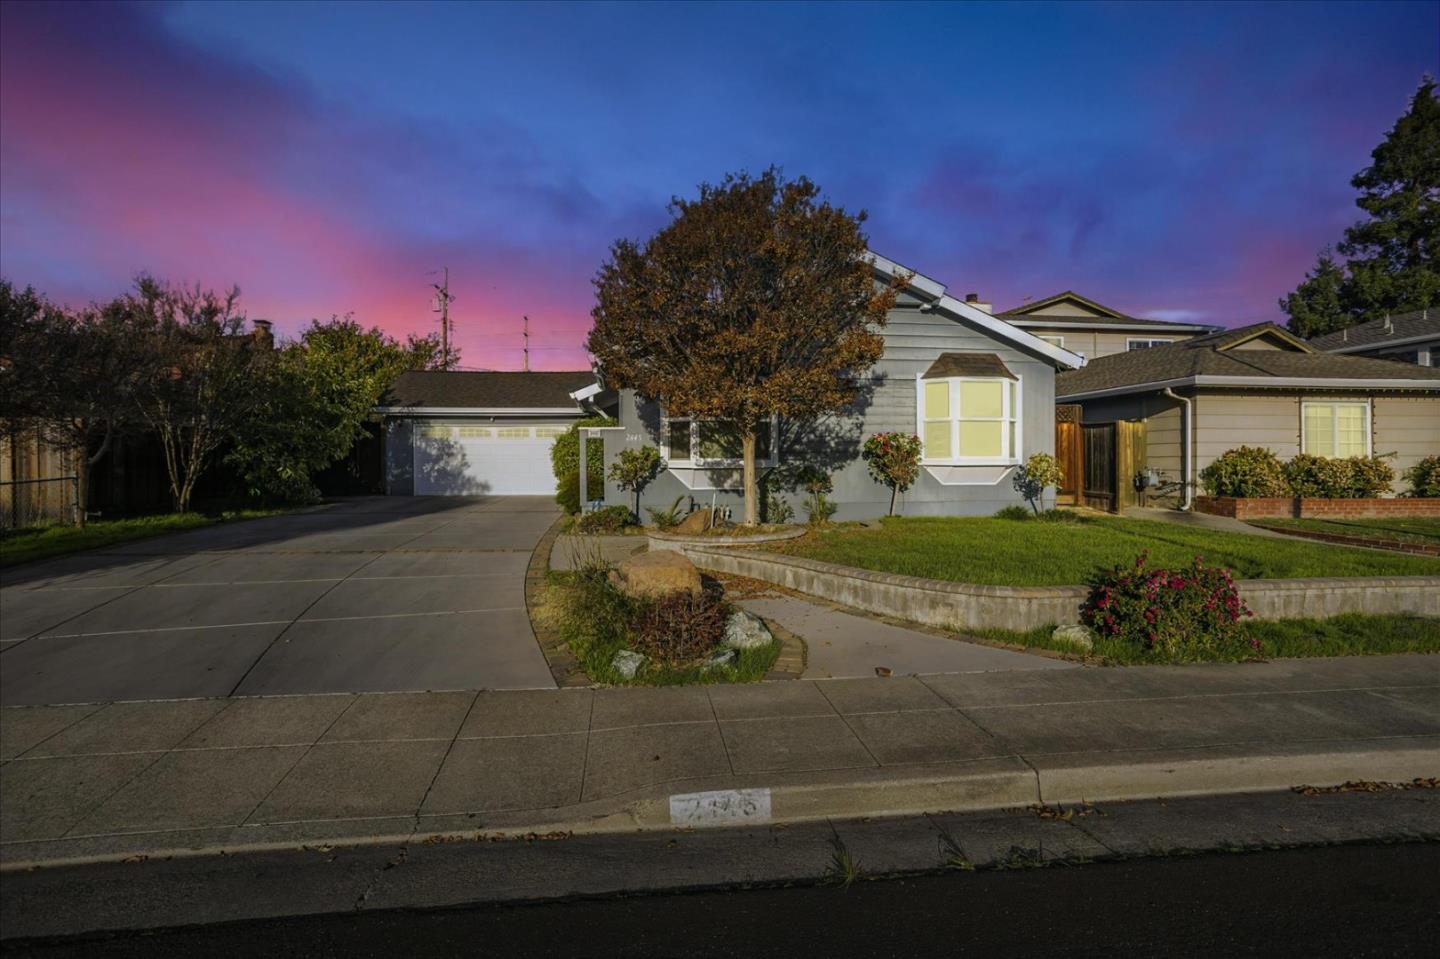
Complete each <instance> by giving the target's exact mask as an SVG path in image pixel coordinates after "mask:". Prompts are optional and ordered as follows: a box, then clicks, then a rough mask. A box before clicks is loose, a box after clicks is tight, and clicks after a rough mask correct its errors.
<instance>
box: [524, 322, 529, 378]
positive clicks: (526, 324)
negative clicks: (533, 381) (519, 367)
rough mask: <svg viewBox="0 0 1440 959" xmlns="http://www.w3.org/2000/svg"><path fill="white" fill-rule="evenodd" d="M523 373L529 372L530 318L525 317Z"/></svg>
mask: <svg viewBox="0 0 1440 959" xmlns="http://www.w3.org/2000/svg"><path fill="white" fill-rule="evenodd" d="M524 335H525V372H526V373H529V372H530V317H528V316H527V317H525V334H524Z"/></svg>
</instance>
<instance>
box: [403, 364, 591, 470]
mask: <svg viewBox="0 0 1440 959" xmlns="http://www.w3.org/2000/svg"><path fill="white" fill-rule="evenodd" d="M600 395H601V394H600V390H599V388H598V386H597V385H596V382H595V375H594V374H593V373H591V372H590V371H589V370H574V371H564V372H548V371H547V372H540V373H528V372H526V373H519V372H480V371H468V370H467V371H440V370H416V371H411V372H407V373H403V374H401V375H400V377H399V378H398V379H397V380H396V381H395V385H394V386H392V387H391V389H390V392H389V395H387V397H386V398H385V401H384V404H383V405H382V406H380V407H379V408H377V410H376V412H377V413H378V414H380V415H381V416H382V417H383V418H384V422H385V491H386V492H387V493H388V494H389V495H391V496H535V495H547V494H550V493H553V492H554V491H555V475H554V472H553V471H552V470H551V467H550V447H551V446H552V445H554V443H555V439H556V437H558V436H560V435H561V434H562V433H564V432H565V431H566V430H567V429H569V428H570V426H571V424H573V423H574V422H575V421H576V420H578V419H581V418H582V417H585V416H593V415H596V414H597V413H600V412H603V411H604V410H603V409H602V407H600V406H597V405H596V404H595V402H594V400H595V399H596V397H597V396H600ZM607 395H608V394H607Z"/></svg>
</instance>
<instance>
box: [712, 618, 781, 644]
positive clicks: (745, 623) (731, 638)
mask: <svg viewBox="0 0 1440 959" xmlns="http://www.w3.org/2000/svg"><path fill="white" fill-rule="evenodd" d="M774 641H775V636H774V635H773V634H772V633H771V632H770V628H769V627H768V626H766V625H765V621H764V620H763V619H761V618H760V617H759V616H756V615H755V614H754V613H750V612H746V611H745V610H743V609H737V610H736V611H735V612H733V613H731V614H730V618H729V619H727V620H726V621H725V636H724V638H722V639H721V640H720V648H721V649H757V648H759V647H761V646H769V645H770V644H771V643H773V642H774Z"/></svg>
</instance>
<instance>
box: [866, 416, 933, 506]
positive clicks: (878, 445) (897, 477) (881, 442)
mask: <svg viewBox="0 0 1440 959" xmlns="http://www.w3.org/2000/svg"><path fill="white" fill-rule="evenodd" d="M921 449H923V445H922V444H921V442H920V437H918V436H916V435H915V434H913V433H876V434H875V435H874V436H872V437H870V438H869V439H867V440H866V441H865V446H864V447H863V448H862V449H861V451H860V455H861V456H862V457H864V459H865V464H866V465H867V466H869V468H870V476H871V477H872V478H873V479H874V480H875V482H877V483H882V484H884V485H885V486H888V487H890V514H889V515H891V516H894V515H895V494H896V493H903V492H905V491H906V490H907V489H909V488H910V487H911V486H912V485H914V483H915V480H916V478H918V477H919V475H920V451H921Z"/></svg>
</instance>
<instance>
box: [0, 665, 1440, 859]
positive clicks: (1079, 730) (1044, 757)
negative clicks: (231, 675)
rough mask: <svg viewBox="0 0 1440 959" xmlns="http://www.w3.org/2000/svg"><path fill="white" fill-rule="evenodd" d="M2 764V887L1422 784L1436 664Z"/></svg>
mask: <svg viewBox="0 0 1440 959" xmlns="http://www.w3.org/2000/svg"><path fill="white" fill-rule="evenodd" d="M0 762H3V763H4V765H3V767H0V865H3V866H5V867H6V868H15V867H18V866H20V865H23V864H25V863H34V862H54V861H61V860H76V859H83V858H88V857H98V858H117V859H118V858H124V857H126V856H132V855H140V854H152V855H153V854H159V853H161V852H173V851H184V850H199V851H210V852H214V851H219V850H232V851H233V850H236V849H243V848H253V847H256V846H280V847H286V848H293V847H296V846H301V845H314V844H328V843H332V842H336V841H341V840H352V841H358V842H378V841H392V840H396V839H398V840H400V841H406V840H409V839H412V838H413V839H417V840H418V839H419V838H421V837H428V836H434V835H444V836H471V837H474V836H476V835H477V834H480V833H485V834H489V835H494V834H496V833H506V834H512V835H513V834H524V833H528V832H532V831H533V832H538V833H549V832H552V831H563V832H586V831H628V830H633V829H635V828H637V827H656V828H662V827H663V828H668V827H671V826H673V825H682V826H683V825H714V824H728V823H737V824H746V823H751V824H754V823H765V822H789V821H801V820H808V819H823V818H826V817H834V818H842V817H847V816H853V817H859V816H866V815H881V814H888V815H898V814H904V813H922V812H937V811H954V810H964V809H978V808H1011V807H1016V806H1026V805H1029V804H1031V803H1034V802H1037V801H1043V802H1050V803H1054V802H1075V801H1078V800H1081V799H1094V800H1120V799H1132V798H1140V797H1154V796H1165V795H1188V794H1197V793H1226V792H1244V791H1257V790H1272V789H1284V788H1287V787H1289V786H1292V785H1297V784H1301V783H1311V784H1322V785H1323V784H1328V783H1337V782H1342V781H1345V780H1351V779H1365V780H1389V781H1409V780H1410V779H1412V778H1414V777H1417V776H1434V775H1436V774H1437V773H1440V657H1437V656H1420V655H1417V656H1393V657H1356V658H1350V659H1321V660H1286V661H1279V662H1274V663H1264V664H1254V663H1252V664H1230V665H1206V666H1187V667H1144V668H1126V669H1119V668H1112V669H1097V668H1087V669H1037V670H1026V671H1014V672H992V673H970V674H952V675H936V676H923V677H918V678H917V677H909V678H900V677H896V678H892V679H874V678H871V679H863V680H843V679H837V680H824V681H813V682H812V681H805V680H799V681H790V682H779V683H763V684H756V685H747V686H711V687H704V686H688V687H668V688H658V689H599V690H592V689H574V690H531V691H515V692H499V691H497V692H480V693H478V694H477V693H467V692H457V693H429V694H405V693H393V694H381V695H359V696H355V695H333V696H301V697H275V698H254V699H247V698H232V699H202V700H188V701H177V702H154V703H119V704H113V705H108V706H101V707H95V706H60V707H20V708H8V709H4V710H0ZM737 790H738V791H737Z"/></svg>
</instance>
